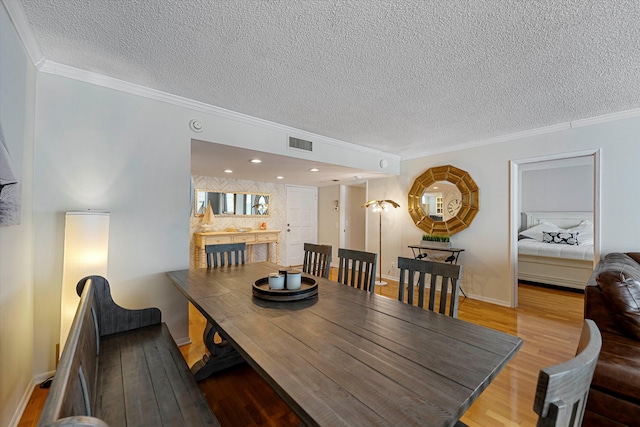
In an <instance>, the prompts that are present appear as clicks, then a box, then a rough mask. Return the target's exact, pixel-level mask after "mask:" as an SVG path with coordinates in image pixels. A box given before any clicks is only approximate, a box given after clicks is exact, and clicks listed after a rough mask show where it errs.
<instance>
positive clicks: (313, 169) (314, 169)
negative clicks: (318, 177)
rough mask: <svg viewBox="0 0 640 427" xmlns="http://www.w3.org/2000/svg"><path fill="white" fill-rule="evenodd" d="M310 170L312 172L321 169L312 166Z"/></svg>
mask: <svg viewBox="0 0 640 427" xmlns="http://www.w3.org/2000/svg"><path fill="white" fill-rule="evenodd" d="M309 170H310V171H311V172H319V171H320V169H318V168H311V169H309Z"/></svg>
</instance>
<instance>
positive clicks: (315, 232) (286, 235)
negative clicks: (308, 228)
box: [283, 184, 318, 266]
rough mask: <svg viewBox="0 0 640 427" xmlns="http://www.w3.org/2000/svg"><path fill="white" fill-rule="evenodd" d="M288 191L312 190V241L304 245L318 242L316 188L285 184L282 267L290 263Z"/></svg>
mask: <svg viewBox="0 0 640 427" xmlns="http://www.w3.org/2000/svg"><path fill="white" fill-rule="evenodd" d="M290 189H304V190H313V191H314V196H315V197H314V203H315V205H314V206H313V209H312V211H313V213H314V221H313V227H314V230H313V239H312V240H313V241H309V242H306V243H317V242H318V187H308V186H303V185H290V184H287V185H285V197H286V206H285V211H284V220H285V224H286V227H287V228H286V229H285V230H284V246H285V257H284V258H285V262H284V263H283V265H288V266H289V265H291V263H290V261H291V250H290V240H289V224H290V221H289V218H288V215H289V203H290V200H289V190H290Z"/></svg>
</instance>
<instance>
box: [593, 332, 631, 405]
mask: <svg viewBox="0 0 640 427" xmlns="http://www.w3.org/2000/svg"><path fill="white" fill-rule="evenodd" d="M591 387H593V388H595V389H598V390H602V391H605V392H607V393H610V394H612V395H616V396H623V397H624V398H625V399H627V400H631V401H634V402H640V346H638V342H637V341H635V340H633V339H632V338H626V337H623V336H620V335H616V334H610V333H608V332H604V333H602V349H601V350H600V357H599V358H598V364H597V365H596V370H595V373H594V374H593V380H592V381H591Z"/></svg>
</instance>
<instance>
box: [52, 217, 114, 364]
mask: <svg viewBox="0 0 640 427" xmlns="http://www.w3.org/2000/svg"><path fill="white" fill-rule="evenodd" d="M108 255H109V213H108V212H95V211H79V212H67V213H66V215H65V226H64V259H63V266H62V290H61V293H60V352H62V349H63V348H64V343H65V341H66V340H67V335H68V334H69V329H70V328H71V323H72V322H73V317H74V315H75V312H76V309H77V307H78V302H79V301H80V298H79V297H78V294H77V293H76V285H77V284H78V281H80V279H82V278H83V277H86V276H93V275H95V276H103V277H106V275H107V260H108Z"/></svg>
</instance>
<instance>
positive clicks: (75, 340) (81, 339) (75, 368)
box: [39, 281, 100, 426]
mask: <svg viewBox="0 0 640 427" xmlns="http://www.w3.org/2000/svg"><path fill="white" fill-rule="evenodd" d="M96 304H97V301H96V298H95V293H94V291H93V284H92V283H91V281H88V283H87V285H86V286H84V292H83V293H82V296H81V297H80V303H79V304H78V309H77V311H76V315H75V317H74V319H73V323H72V324H71V329H70V330H69V336H68V337H67V341H66V343H65V346H64V349H63V351H62V355H61V356H60V362H59V364H58V369H57V370H56V374H55V377H54V380H53V383H52V384H51V390H50V391H49V397H48V398H47V401H46V403H45V406H44V409H43V410H42V415H41V416H40V423H39V425H41V426H46V425H51V424H53V423H55V422H56V421H57V420H60V419H62V418H67V417H73V416H78V415H87V416H91V414H92V413H93V408H94V404H95V401H94V396H95V395H96V393H95V391H96V378H97V368H98V353H99V351H100V350H99V346H100V332H99V330H98V320H97V313H96Z"/></svg>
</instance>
